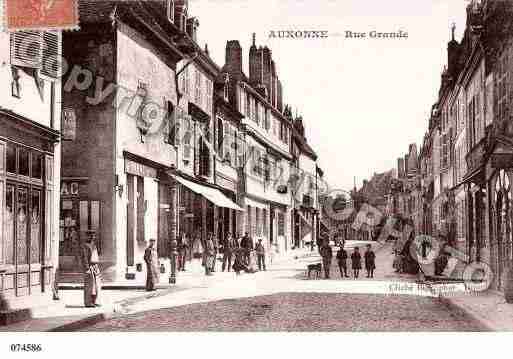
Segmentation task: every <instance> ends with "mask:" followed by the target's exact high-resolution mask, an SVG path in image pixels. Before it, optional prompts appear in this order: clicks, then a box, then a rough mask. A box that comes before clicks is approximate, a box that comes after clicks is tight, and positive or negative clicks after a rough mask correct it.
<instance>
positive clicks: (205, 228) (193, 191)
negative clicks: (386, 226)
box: [170, 173, 243, 260]
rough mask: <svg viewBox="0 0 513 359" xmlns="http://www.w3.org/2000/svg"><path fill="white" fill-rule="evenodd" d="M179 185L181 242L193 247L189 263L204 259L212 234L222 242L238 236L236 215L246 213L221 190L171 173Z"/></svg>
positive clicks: (179, 234)
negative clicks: (207, 242) (206, 246)
mask: <svg viewBox="0 0 513 359" xmlns="http://www.w3.org/2000/svg"><path fill="white" fill-rule="evenodd" d="M170 177H171V178H173V180H175V181H176V184H177V187H176V188H177V193H178V198H179V200H178V201H179V202H178V203H179V206H178V222H177V223H178V228H177V233H178V236H179V238H183V239H184V240H186V241H187V242H188V243H189V247H190V248H189V252H188V260H191V259H193V258H201V257H202V254H203V243H204V241H205V240H206V238H207V236H208V235H210V234H212V235H214V236H215V237H217V238H218V240H219V241H222V239H224V238H226V235H227V234H228V233H229V232H230V233H232V234H233V235H236V233H235V230H236V212H243V209H242V208H241V207H239V206H238V205H237V204H236V203H235V202H234V200H233V198H230V196H229V195H227V194H225V193H224V192H225V190H222V189H221V188H219V187H216V186H214V185H210V184H207V183H202V182H199V181H195V180H194V179H193V178H189V177H188V176H187V177H188V178H185V177H186V175H179V174H175V173H170Z"/></svg>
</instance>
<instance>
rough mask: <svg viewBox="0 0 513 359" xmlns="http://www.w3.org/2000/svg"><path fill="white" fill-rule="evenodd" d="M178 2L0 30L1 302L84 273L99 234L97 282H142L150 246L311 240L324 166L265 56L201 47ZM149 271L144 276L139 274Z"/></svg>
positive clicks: (13, 302)
mask: <svg viewBox="0 0 513 359" xmlns="http://www.w3.org/2000/svg"><path fill="white" fill-rule="evenodd" d="M189 10H190V9H189V6H188V1H187V0H174V1H173V0H167V1H130V2H127V1H101V2H98V1H87V0H80V1H79V7H78V11H79V17H80V30H79V31H70V32H59V31H44V32H41V31H20V32H13V33H2V34H0V44H1V46H2V51H1V52H0V53H1V56H2V61H1V65H0V76H2V79H3V81H1V83H3V84H4V85H3V86H2V90H1V93H0V209H1V210H0V216H1V217H0V218H1V219H2V220H0V298H1V299H2V309H6V308H7V309H16V308H25V307H29V306H31V305H34V304H40V303H44V301H45V300H48V299H49V298H51V290H50V288H51V285H52V283H53V280H54V278H53V273H55V270H56V269H57V268H59V271H60V273H61V279H62V280H65V281H73V280H77V281H78V280H81V278H82V275H81V273H82V269H81V265H80V255H79V253H80V252H79V251H80V245H81V241H82V240H83V239H84V238H85V233H86V231H91V230H92V231H95V232H96V234H97V242H98V247H99V252H100V261H101V268H102V271H103V277H104V280H106V281H112V282H117V283H119V282H124V281H127V280H129V278H130V279H132V278H135V280H136V281H137V280H139V281H142V280H143V278H144V277H145V273H144V270H145V269H144V266H142V265H141V264H142V263H143V253H144V249H145V247H146V246H147V244H148V240H149V239H150V238H155V239H156V240H157V247H158V253H159V256H160V257H161V258H162V264H164V267H165V270H166V272H168V273H169V271H170V268H169V261H168V260H166V258H167V257H168V256H169V252H170V248H169V247H170V241H171V239H175V238H179V237H181V238H184V237H188V238H191V239H192V245H191V247H192V248H191V252H192V253H191V255H192V256H199V255H201V252H202V245H201V241H202V240H203V239H205V237H206V236H207V235H208V234H209V233H213V234H214V235H216V236H217V237H218V238H220V239H221V238H225V237H226V235H227V234H228V233H231V234H232V235H234V236H241V235H243V234H244V233H246V232H247V233H249V235H250V236H251V237H253V239H254V240H255V241H256V240H257V239H259V238H262V239H263V242H264V244H265V246H266V247H267V248H268V252H271V251H275V252H279V253H284V252H286V251H289V250H292V249H295V248H300V247H302V246H304V245H305V243H308V242H316V241H317V240H318V233H319V232H320V226H321V225H322V223H321V221H320V218H319V217H320V216H319V205H318V191H319V188H320V183H321V182H322V177H323V171H322V170H321V169H320V168H319V166H318V165H317V154H316V153H315V151H314V150H313V149H312V148H311V147H310V145H309V144H308V141H307V138H306V133H305V128H304V124H303V120H302V118H301V117H300V116H297V115H296V116H293V114H292V111H291V107H290V106H287V105H285V103H284V100H283V93H284V90H283V87H284V86H283V84H282V81H281V80H280V78H279V75H278V66H277V64H276V62H275V61H274V59H273V55H272V52H271V50H270V49H269V48H268V47H266V46H264V47H262V46H257V43H256V38H255V35H253V43H252V46H251V47H250V49H249V72H245V71H244V69H243V56H244V52H243V49H242V48H241V46H240V44H239V41H237V40H233V41H228V42H227V43H226V54H225V63H224V64H223V65H222V66H220V65H218V64H216V63H215V62H214V61H213V60H212V58H211V56H210V55H209V52H208V48H207V46H205V47H200V46H199V45H198V28H199V20H198V19H197V18H196V17H193V16H191V15H190V11H189ZM141 268H142V270H140V269H141Z"/></svg>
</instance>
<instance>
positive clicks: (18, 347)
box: [11, 344, 43, 352]
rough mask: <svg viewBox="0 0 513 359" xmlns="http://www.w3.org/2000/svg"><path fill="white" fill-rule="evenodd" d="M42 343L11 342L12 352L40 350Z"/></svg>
mask: <svg viewBox="0 0 513 359" xmlns="http://www.w3.org/2000/svg"><path fill="white" fill-rule="evenodd" d="M41 350H43V348H42V347H41V344H11V351H12V352H40V351H41Z"/></svg>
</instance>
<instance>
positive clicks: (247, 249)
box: [240, 232, 253, 266]
mask: <svg viewBox="0 0 513 359" xmlns="http://www.w3.org/2000/svg"><path fill="white" fill-rule="evenodd" d="M240 246H241V247H242V249H244V261H245V262H246V265H247V266H249V262H250V259H251V251H252V250H253V240H252V239H251V237H250V236H249V235H248V232H246V233H245V234H244V237H242V240H241V241H240Z"/></svg>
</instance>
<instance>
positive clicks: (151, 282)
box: [144, 238, 160, 291]
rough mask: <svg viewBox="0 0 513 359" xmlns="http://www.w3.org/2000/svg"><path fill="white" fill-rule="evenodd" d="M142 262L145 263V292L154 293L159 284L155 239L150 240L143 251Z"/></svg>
mask: <svg viewBox="0 0 513 359" xmlns="http://www.w3.org/2000/svg"><path fill="white" fill-rule="evenodd" d="M144 261H145V262H146V268H147V270H146V290H147V291H154V290H156V288H155V286H156V285H157V283H158V282H159V275H160V274H159V257H158V255H157V248H155V239H153V238H152V239H150V245H149V246H148V248H146V250H145V251H144Z"/></svg>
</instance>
